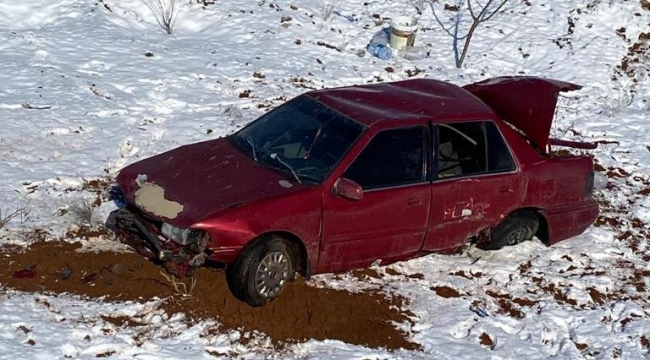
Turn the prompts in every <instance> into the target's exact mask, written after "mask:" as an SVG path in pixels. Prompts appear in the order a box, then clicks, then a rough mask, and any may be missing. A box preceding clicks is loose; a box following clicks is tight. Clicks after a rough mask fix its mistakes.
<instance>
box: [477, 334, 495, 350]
mask: <svg viewBox="0 0 650 360" xmlns="http://www.w3.org/2000/svg"><path fill="white" fill-rule="evenodd" d="M479 342H480V343H481V345H483V346H485V347H487V348H488V349H490V350H492V349H494V341H493V340H492V338H491V337H490V335H488V334H487V333H482V334H481V336H479Z"/></svg>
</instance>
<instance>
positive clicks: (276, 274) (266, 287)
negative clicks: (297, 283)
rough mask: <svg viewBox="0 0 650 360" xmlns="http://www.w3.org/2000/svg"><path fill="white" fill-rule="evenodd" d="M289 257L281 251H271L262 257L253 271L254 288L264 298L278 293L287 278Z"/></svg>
mask: <svg viewBox="0 0 650 360" xmlns="http://www.w3.org/2000/svg"><path fill="white" fill-rule="evenodd" d="M290 268H291V266H290V262H289V257H288V256H287V254H286V253H284V252H282V251H272V252H270V253H268V254H266V256H265V257H264V258H263V259H262V261H261V262H260V264H259V265H258V266H257V271H256V272H255V289H256V290H257V292H258V293H259V294H260V295H262V297H265V298H273V297H276V296H277V295H278V293H279V292H280V290H282V287H283V286H284V284H285V283H286V282H287V280H289V276H290V274H289V271H290Z"/></svg>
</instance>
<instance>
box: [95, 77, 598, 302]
mask: <svg viewBox="0 0 650 360" xmlns="http://www.w3.org/2000/svg"><path fill="white" fill-rule="evenodd" d="M579 88H580V87H579V86H577V85H574V84H570V83H565V82H560V81H555V80H547V79H541V78H533V77H502V78H495V79H489V80H486V81H482V82H479V83H474V84H470V85H466V86H464V87H459V86H456V85H453V84H450V83H447V82H442V81H437V80H432V79H416V80H406V81H400V82H394V83H380V84H370V85H362V86H351V87H343V88H334V89H325V90H318V91H311V92H308V93H305V94H303V95H300V96H298V97H296V98H294V99H292V100H291V101H289V102H287V103H285V104H283V105H281V106H279V107H277V108H276V109H274V110H273V111H270V112H269V113H267V114H265V115H263V116H261V117H260V118H259V119H257V120H255V121H253V122H251V123H250V124H249V125H248V126H246V127H245V128H243V129H241V130H240V131H238V132H237V133H235V134H232V135H230V136H227V137H225V138H220V139H216V140H210V141H205V142H201V143H197V144H191V145H186V146H182V147H179V148H177V149H174V150H171V151H168V152H165V153H162V154H159V155H156V156H153V157H151V158H148V159H145V160H142V161H139V162H136V163H134V164H131V165H129V166H127V167H126V168H124V169H123V170H122V171H121V172H120V173H119V175H118V177H117V182H118V184H119V186H118V187H116V188H114V189H113V191H112V195H113V197H114V199H115V200H116V203H117V204H118V205H119V207H120V208H119V209H117V210H115V211H113V212H112V213H111V214H110V216H109V219H108V220H107V224H108V226H109V227H110V228H112V229H113V230H114V231H115V232H116V233H117V235H118V238H119V239H120V240H121V241H123V242H125V243H127V244H129V245H131V246H132V247H133V248H135V249H136V250H137V251H138V252H139V253H140V254H142V255H144V256H146V257H148V258H150V259H153V260H155V261H158V262H160V263H162V264H163V265H164V266H165V267H166V268H167V269H168V270H169V271H170V272H172V273H174V274H176V275H179V276H182V275H187V274H189V273H191V271H192V270H193V269H195V268H196V267H198V266H202V265H204V264H206V263H210V264H215V263H216V264H221V265H223V266H224V267H225V269H226V274H227V278H228V282H229V286H230V289H231V291H232V292H233V294H234V295H235V296H236V297H237V298H239V299H240V300H242V301H245V302H247V303H248V304H250V305H252V306H260V305H263V304H264V303H265V302H267V301H268V300H270V299H273V298H275V297H276V296H278V294H279V293H280V291H281V290H282V288H283V286H284V285H285V284H286V283H287V282H290V281H292V280H293V279H294V277H295V275H296V273H299V274H301V275H302V276H304V277H309V276H310V275H312V274H319V273H327V272H337V271H345V270H349V269H353V268H359V267H364V266H368V265H370V264H372V263H374V262H376V261H377V260H381V262H382V263H390V262H394V261H398V260H404V259H409V258H413V257H416V256H421V255H424V254H428V253H431V252H447V253H450V252H454V251H456V250H457V249H459V248H460V247H461V246H463V245H464V244H466V243H467V242H468V241H473V242H476V244H477V246H479V247H481V248H484V249H499V248H501V247H503V246H506V245H514V244H517V243H520V242H522V241H525V240H529V239H531V238H532V237H533V236H537V238H538V239H539V240H541V241H542V242H544V243H546V244H548V245H552V244H554V243H556V242H558V241H561V240H564V239H567V238H570V237H572V236H575V235H578V234H580V233H582V232H583V231H584V230H585V229H586V228H587V227H588V226H589V225H590V224H591V223H592V222H593V221H594V220H595V219H596V217H597V215H598V206H597V204H596V202H595V201H594V200H593V199H592V190H593V179H594V170H593V162H592V160H591V158H590V157H588V156H571V155H569V156H562V157H558V156H553V155H551V154H550V153H549V149H550V145H551V144H554V143H555V144H561V145H569V146H576V147H588V145H589V144H585V143H572V142H566V141H561V140H555V139H549V133H550V128H551V123H552V120H553V115H554V112H555V106H556V102H557V98H558V95H559V93H560V92H562V91H571V90H576V89H579Z"/></svg>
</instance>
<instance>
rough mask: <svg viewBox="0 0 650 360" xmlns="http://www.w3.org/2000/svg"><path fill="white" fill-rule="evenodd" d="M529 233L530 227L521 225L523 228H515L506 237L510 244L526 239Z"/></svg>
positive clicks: (507, 242)
mask: <svg viewBox="0 0 650 360" xmlns="http://www.w3.org/2000/svg"><path fill="white" fill-rule="evenodd" d="M527 234H528V229H526V228H524V227H521V228H519V229H517V230H514V231H513V232H511V233H510V234H509V235H508V237H507V238H506V244H508V245H516V244H519V243H520V242H522V241H524V240H525V239H526V235H527Z"/></svg>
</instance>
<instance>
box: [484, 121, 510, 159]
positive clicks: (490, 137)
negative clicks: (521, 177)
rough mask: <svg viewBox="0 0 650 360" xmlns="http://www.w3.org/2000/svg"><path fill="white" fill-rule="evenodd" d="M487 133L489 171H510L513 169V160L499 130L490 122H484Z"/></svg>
mask: <svg viewBox="0 0 650 360" xmlns="http://www.w3.org/2000/svg"><path fill="white" fill-rule="evenodd" d="M485 131H486V133H487V145H488V147H487V155H488V170H489V171H512V170H514V169H515V162H514V160H512V154H511V153H510V149H508V145H506V141H505V140H504V139H503V136H502V135H501V132H500V131H499V129H497V126H496V125H495V124H494V123H492V122H485Z"/></svg>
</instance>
